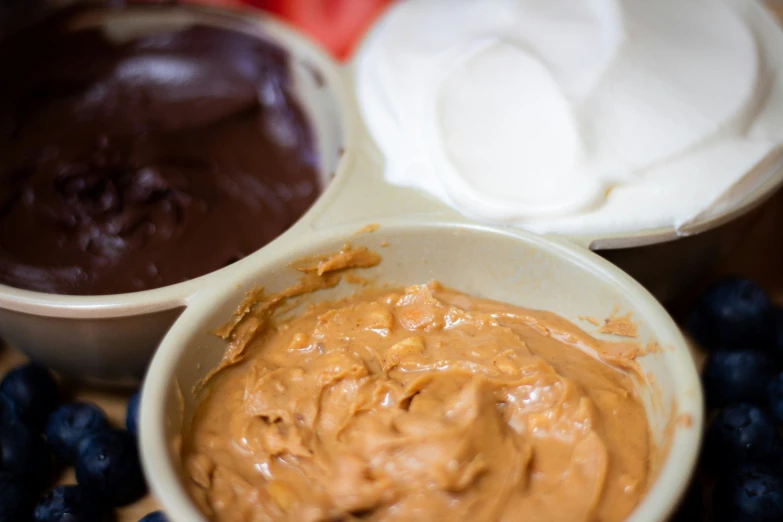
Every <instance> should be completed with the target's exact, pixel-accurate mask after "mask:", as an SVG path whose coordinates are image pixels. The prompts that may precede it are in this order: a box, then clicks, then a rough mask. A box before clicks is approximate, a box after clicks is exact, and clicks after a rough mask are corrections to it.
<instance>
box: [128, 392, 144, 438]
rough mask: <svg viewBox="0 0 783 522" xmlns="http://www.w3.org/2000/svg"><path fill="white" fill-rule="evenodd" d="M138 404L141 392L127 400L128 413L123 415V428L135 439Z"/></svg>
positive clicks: (137, 424) (137, 426)
mask: <svg viewBox="0 0 783 522" xmlns="http://www.w3.org/2000/svg"><path fill="white" fill-rule="evenodd" d="M139 402H141V390H139V391H137V392H136V393H134V394H133V396H132V397H131V398H130V399H129V400H128V411H127V412H126V413H125V427H126V428H128V431H129V432H131V433H132V434H133V435H134V436H136V437H138V435H139Z"/></svg>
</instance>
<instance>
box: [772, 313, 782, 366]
mask: <svg viewBox="0 0 783 522" xmlns="http://www.w3.org/2000/svg"><path fill="white" fill-rule="evenodd" d="M772 318H773V321H772V343H773V346H774V348H775V353H776V354H777V355H778V357H781V358H783V308H780V307H778V308H775V311H774V312H773V313H772Z"/></svg>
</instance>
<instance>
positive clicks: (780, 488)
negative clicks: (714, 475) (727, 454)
mask: <svg viewBox="0 0 783 522" xmlns="http://www.w3.org/2000/svg"><path fill="white" fill-rule="evenodd" d="M713 504H714V506H715V511H714V512H715V520H716V521H719V522H779V521H780V520H783V479H781V477H780V476H778V475H775V474H773V473H771V472H770V471H769V470H768V469H765V468H763V467H760V466H744V467H742V468H740V469H738V470H737V471H736V472H734V473H731V474H729V475H727V476H725V477H723V478H721V480H719V481H718V484H716V486H715V493H714V495H713Z"/></svg>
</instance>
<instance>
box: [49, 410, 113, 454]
mask: <svg viewBox="0 0 783 522" xmlns="http://www.w3.org/2000/svg"><path fill="white" fill-rule="evenodd" d="M106 429H109V421H108V420H107V419H106V415H104V413H103V412H102V411H101V410H100V409H99V408H98V407H97V406H95V405H94V404H89V403H85V402H73V403H70V404H65V405H63V406H60V407H59V408H57V409H56V410H54V412H52V414H51V415H49V419H48V420H47V421H46V439H47V440H48V441H49V445H50V446H51V447H52V451H53V452H54V454H55V455H57V457H59V458H60V459H62V460H63V461H65V462H67V463H69V464H74V463H75V462H76V457H77V456H78V453H79V444H80V443H81V442H82V441H83V440H84V439H85V438H87V437H88V436H90V435H92V434H94V433H97V432H98V431H102V430H106Z"/></svg>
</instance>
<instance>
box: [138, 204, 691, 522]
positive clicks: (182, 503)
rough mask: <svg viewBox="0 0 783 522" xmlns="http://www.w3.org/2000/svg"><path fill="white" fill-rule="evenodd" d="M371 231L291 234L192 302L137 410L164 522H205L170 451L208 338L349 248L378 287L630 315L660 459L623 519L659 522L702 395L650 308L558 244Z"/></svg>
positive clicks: (401, 223) (677, 336)
mask: <svg viewBox="0 0 783 522" xmlns="http://www.w3.org/2000/svg"><path fill="white" fill-rule="evenodd" d="M379 224H380V228H379V229H378V230H377V231H376V232H374V233H372V234H362V235H359V236H356V235H354V233H355V231H356V227H355V226H354V225H345V226H340V227H333V228H330V229H328V230H322V231H318V232H311V233H302V234H298V235H288V236H286V238H284V239H283V240H281V242H280V243H279V244H278V248H274V249H267V250H265V251H264V253H265V255H264V256H263V259H260V258H259V260H258V263H257V265H256V266H254V267H253V268H252V270H247V271H245V272H237V273H235V274H233V277H232V278H231V279H230V280H228V279H227V280H226V281H224V282H223V283H222V284H221V285H220V286H219V287H217V288H214V289H204V290H203V291H202V292H200V293H199V294H197V295H196V296H195V297H194V298H193V299H192V300H191V302H190V305H189V307H188V309H187V310H186V311H185V312H184V313H183V314H182V315H181V316H180V318H179V319H178V320H177V322H176V323H175V324H174V326H173V327H172V328H171V330H170V331H169V333H168V334H167V335H166V337H165V338H164V339H163V342H162V343H161V345H160V348H159V349H158V351H157V353H156V355H155V357H154V359H153V362H152V365H151V366H150V369H149V372H148V374H147V378H146V380H145V384H144V389H143V394H142V402H141V416H140V426H141V450H142V457H143V463H144V468H145V472H146V475H147V477H148V479H149V481H150V485H151V487H152V490H153V492H154V493H155V496H156V498H157V499H158V500H159V501H160V502H161V503H162V505H163V509H164V511H165V512H166V513H167V515H168V517H169V518H170V519H171V520H173V521H175V522H186V521H187V522H190V521H202V520H205V518H204V517H203V516H202V515H201V514H200V513H199V511H198V509H197V508H196V506H195V504H194V503H192V502H191V500H190V498H189V496H188V493H187V491H186V488H185V486H184V485H183V476H185V474H184V472H183V469H182V467H181V459H180V455H179V454H178V448H179V447H180V446H179V445H178V444H177V442H176V441H177V440H178V436H179V435H180V434H181V433H182V432H183V429H184V430H187V429H188V426H189V424H190V419H191V417H192V415H193V411H194V407H195V403H196V399H195V397H194V394H193V392H192V390H193V388H194V386H195V385H196V383H198V382H199V381H200V380H202V379H203V378H204V377H205V376H206V375H207V374H208V373H209V372H210V370H212V369H213V368H215V366H216V365H217V364H218V362H219V361H220V360H221V358H222V356H223V354H224V352H225V350H226V347H227V344H226V342H225V341H223V340H222V339H219V338H218V337H216V336H214V335H212V334H210V333H208V330H210V329H212V328H215V327H217V326H219V325H220V324H222V323H223V322H224V321H225V320H226V319H227V318H229V317H230V316H231V313H232V312H233V311H234V310H235V308H236V306H237V304H238V303H239V302H240V300H241V299H242V297H243V295H244V294H245V292H246V291H248V290H249V289H252V288H255V287H257V286H259V285H261V286H263V287H264V288H265V289H266V290H268V291H269V292H276V291H279V290H282V289H284V288H287V287H289V286H291V285H292V284H294V283H295V282H296V280H297V277H298V276H299V275H300V274H299V273H298V272H297V271H295V270H294V269H291V268H289V267H288V264H289V263H290V262H292V261H294V260H296V259H300V258H302V257H304V256H310V255H315V254H323V253H327V252H331V251H334V250H337V249H339V248H340V247H341V246H342V245H343V244H344V243H345V242H346V241H348V240H349V241H351V243H352V244H354V245H355V246H360V245H361V246H367V247H369V248H370V249H372V250H374V251H376V252H379V253H380V254H381V255H382V261H381V263H380V265H378V266H377V267H374V268H371V269H367V270H362V271H361V272H360V275H362V276H364V277H368V278H370V279H371V280H375V279H376V278H377V284H383V283H386V282H389V283H395V284H402V285H407V284H414V283H423V282H426V281H429V280H431V279H437V280H438V281H440V282H442V283H444V284H446V285H447V286H451V287H453V288H455V289H458V290H460V291H463V292H465V293H468V294H471V295H476V296H481V297H488V298H492V299H496V300H499V301H503V302H507V303H512V304H515V305H520V306H524V307H529V308H537V309H543V310H550V311H554V312H556V313H558V314H560V315H562V316H564V317H565V318H567V319H569V320H570V321H572V322H574V323H576V324H581V325H582V326H583V327H585V329H586V330H588V331H590V328H593V329H594V327H591V326H590V325H589V324H587V323H584V322H582V323H580V322H579V319H578V318H579V317H580V316H592V317H599V318H600V317H609V316H610V314H612V312H613V311H615V310H616V309H619V310H620V311H621V313H623V314H624V313H627V312H630V313H631V318H632V320H633V321H634V322H636V323H637V324H638V325H639V338H638V340H639V341H640V342H641V343H644V344H646V343H647V342H648V341H654V342H657V343H658V344H659V346H660V347H661V349H660V350H657V351H653V352H652V353H649V354H647V355H645V356H643V357H641V358H639V359H637V361H638V362H639V364H640V366H641V367H642V370H643V372H642V373H643V376H642V377H640V379H643V380H639V381H637V383H636V384H637V387H638V389H639V390H640V393H641V396H642V399H643V403H644V406H645V410H646V412H647V416H648V419H649V422H650V427H651V432H652V437H653V442H654V444H655V445H656V446H657V447H658V448H659V449H660V451H659V452H657V453H656V454H655V455H654V457H653V461H652V467H653V470H658V474H657V478H656V479H655V481H654V483H653V484H652V486H651V488H650V489H649V492H648V493H647V495H646V496H645V498H644V499H643V501H642V503H641V504H640V505H639V506H638V507H637V509H636V510H635V511H634V512H633V514H632V515H631V516H630V517H629V519H628V520H629V521H634V522H664V521H665V520H667V518H668V516H669V515H670V514H671V512H672V511H673V509H674V508H675V507H676V505H677V503H678V500H679V499H680V497H681V495H682V494H683V492H684V491H685V489H686V488H687V484H688V481H689V479H690V476H691V473H692V471H693V469H694V467H695V464H696V459H697V455H698V449H699V442H700V437H701V430H702V425H703V414H702V394H701V388H700V384H699V377H698V374H697V372H696V369H695V366H694V363H693V360H692V358H691V356H690V352H689V350H688V345H687V344H686V341H685V340H684V339H683V337H682V335H681V333H680V331H679V329H678V328H677V325H676V324H675V323H674V322H673V321H672V319H671V318H670V317H669V316H668V315H667V313H666V311H665V310H664V309H663V308H662V307H661V305H660V304H659V303H658V302H657V301H656V300H655V298H654V297H652V295H650V293H649V292H647V291H646V290H645V289H644V288H643V287H642V286H641V285H639V284H638V283H637V282H635V281H634V280H633V279H631V278H630V277H629V276H628V275H626V274H624V273H623V272H622V271H620V270H619V269H618V268H616V267H615V266H613V265H612V264H610V263H609V262H607V261H606V260H604V259H601V258H600V257H599V256H597V255H595V254H593V253H591V252H589V251H588V250H586V249H583V248H580V247H577V246H575V245H573V244H571V243H568V242H566V241H562V240H549V239H546V238H542V237H540V236H536V235H534V234H530V233H526V232H519V231H512V230H499V229H495V228H489V227H481V226H476V225H468V224H457V223H453V222H439V221H438V220H437V219H434V218H433V216H430V217H427V218H419V219H417V220H415V221H412V220H410V219H407V218H401V219H400V218H388V219H383V220H379ZM386 242H388V246H386V247H383V246H382V244H385V243H386ZM354 291H356V287H355V286H352V285H349V284H342V285H340V286H338V287H337V288H334V289H331V290H327V291H320V292H317V293H314V294H310V295H307V296H305V297H304V298H303V299H304V302H305V303H307V302H313V301H315V300H322V299H332V298H335V297H338V296H343V295H346V294H349V293H351V292H354ZM180 440H181V439H180Z"/></svg>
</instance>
